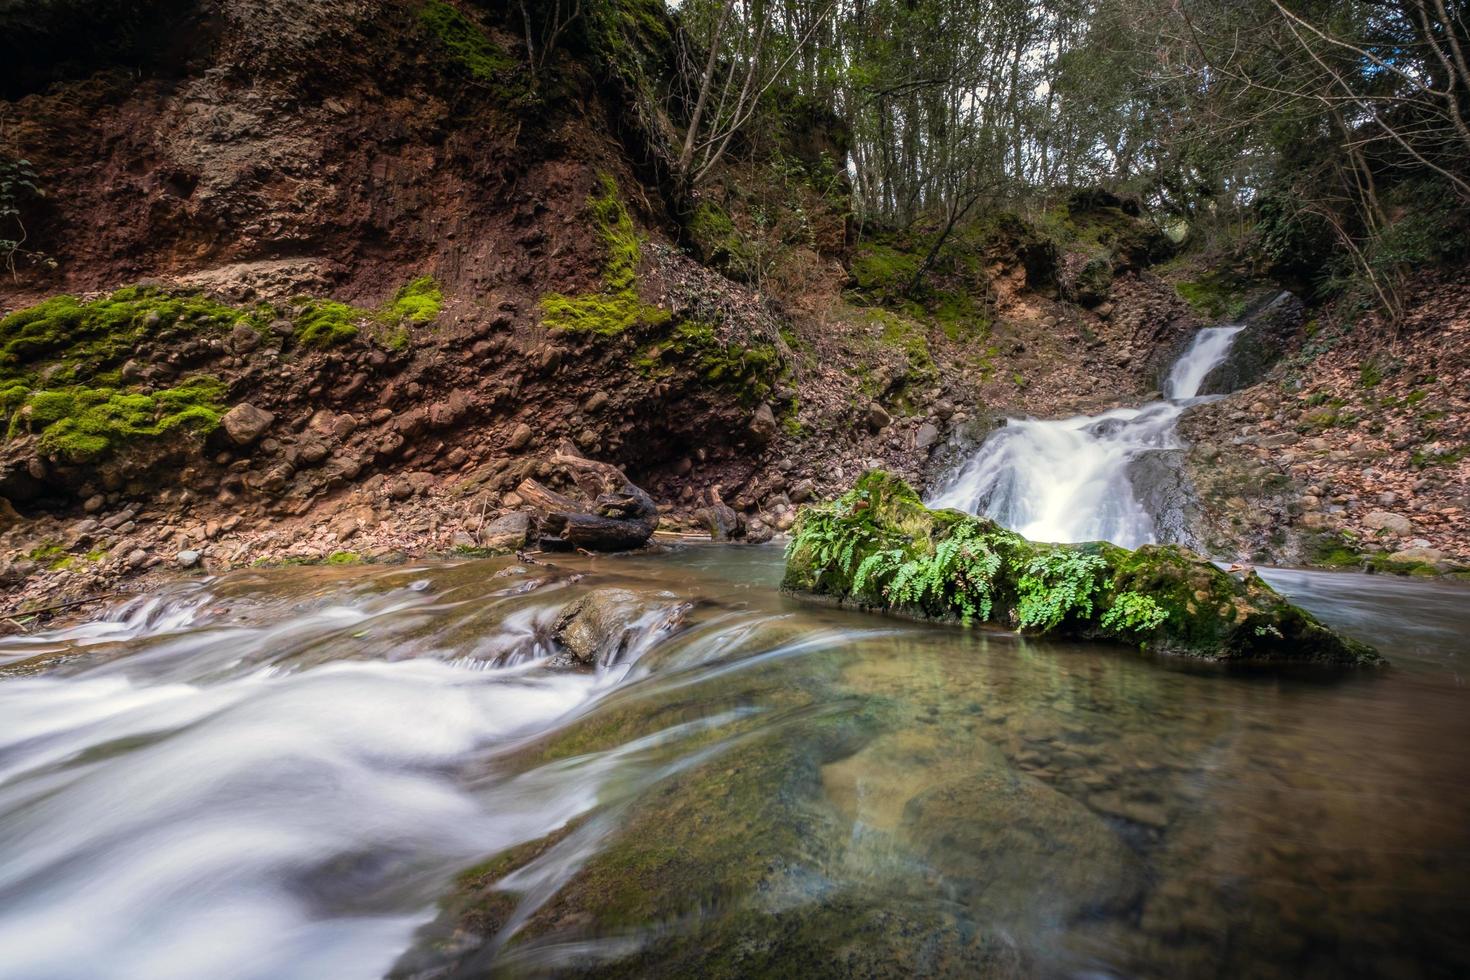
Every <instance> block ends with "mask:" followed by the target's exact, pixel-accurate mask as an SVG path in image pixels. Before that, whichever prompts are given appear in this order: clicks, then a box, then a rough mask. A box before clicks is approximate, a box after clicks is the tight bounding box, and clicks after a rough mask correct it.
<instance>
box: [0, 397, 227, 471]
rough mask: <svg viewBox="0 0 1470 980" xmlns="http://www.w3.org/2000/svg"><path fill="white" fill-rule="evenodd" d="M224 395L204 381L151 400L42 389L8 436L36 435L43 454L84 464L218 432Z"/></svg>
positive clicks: (21, 411)
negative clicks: (135, 445)
mask: <svg viewBox="0 0 1470 980" xmlns="http://www.w3.org/2000/svg"><path fill="white" fill-rule="evenodd" d="M225 394H226V392H225V386H224V384H223V382H221V381H219V380H218V379H216V378H211V377H202V376H201V377H196V378H190V379H189V380H187V381H185V382H184V383H182V384H180V385H179V386H177V387H174V388H165V389H162V390H159V391H154V392H152V393H146V394H145V393H143V392H140V391H129V390H121V389H116V388H88V387H85V386H81V385H73V386H69V387H65V388H51V389H42V390H39V391H33V392H31V393H29V394H28V395H27V396H26V397H25V399H24V400H23V401H22V402H21V404H20V406H19V408H18V409H17V410H16V411H14V412H13V413H12V414H11V417H10V425H9V433H10V435H12V436H13V435H15V434H17V433H18V432H32V433H36V434H37V435H39V440H38V441H39V445H40V448H41V449H42V450H43V451H45V452H48V453H56V454H59V455H62V456H65V457H66V458H67V459H69V460H71V461H73V462H84V461H88V460H94V459H98V458H100V457H103V456H106V455H107V454H109V453H111V452H113V451H115V450H117V449H118V448H120V447H121V446H123V445H125V444H127V443H130V442H134V441H136V440H140V439H157V438H159V437H161V436H166V435H170V434H176V433H179V432H192V433H197V434H200V435H204V434H208V433H210V432H213V431H214V430H215V429H216V428H218V426H219V423H220V417H221V415H223V414H224V411H225V406H224V399H225Z"/></svg>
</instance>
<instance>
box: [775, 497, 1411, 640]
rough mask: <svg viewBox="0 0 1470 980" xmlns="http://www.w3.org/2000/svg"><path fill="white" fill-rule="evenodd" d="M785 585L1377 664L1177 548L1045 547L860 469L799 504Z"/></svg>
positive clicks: (1043, 625) (1086, 630)
mask: <svg viewBox="0 0 1470 980" xmlns="http://www.w3.org/2000/svg"><path fill="white" fill-rule="evenodd" d="M782 587H783V588H784V589H785V590H787V591H788V592H791V593H794V594H797V595H801V596H817V597H824V598H826V599H828V600H829V601H836V602H838V603H840V604H842V605H851V606H855V607H857V608H861V609H871V610H880V611H889V612H895V613H899V614H903V615H909V616H914V617H917V618H922V619H932V620H960V621H962V622H967V623H968V622H973V621H976V620H978V621H980V622H985V623H991V624H994V625H999V626H1006V627H1009V628H1013V629H1019V630H1021V631H1023V632H1029V633H1051V634H1055V635H1060V636H1068V637H1075V638H1079V639H1089V640H1112V641H1117V642H1121V643H1128V644H1131V645H1135V646H1137V647H1139V648H1140V649H1143V650H1145V651H1149V652H1155V653H1167V654H1179V655H1184V656H1189V657H1194V658H1198V659H1203V660H1216V661H1229V662H1241V663H1249V662H1269V663H1307V662H1310V663H1327V664H1377V663H1381V662H1382V658H1380V657H1379V655H1378V654H1377V653H1376V652H1375V651H1374V650H1373V649H1372V648H1371V647H1368V646H1366V645H1364V644H1362V643H1359V642H1357V641H1356V640H1353V639H1350V638H1348V637H1345V636H1342V635H1340V634H1338V633H1336V632H1334V631H1333V630H1331V629H1329V628H1328V627H1326V626H1324V625H1323V624H1322V623H1320V622H1318V621H1317V620H1316V619H1315V618H1314V617H1313V616H1312V615H1311V614H1310V613H1308V612H1306V611H1305V610H1303V609H1300V608H1298V607H1297V606H1294V605H1292V604H1291V603H1289V602H1287V601H1286V600H1285V599H1283V598H1282V597H1281V596H1280V595H1278V594H1277V593H1276V592H1275V591H1274V590H1273V589H1272V588H1271V587H1270V586H1268V585H1267V584H1266V583H1265V582H1263V581H1262V580H1261V578H1260V577H1259V576H1258V575H1256V574H1255V573H1254V572H1247V573H1246V574H1245V575H1244V576H1236V575H1231V574H1228V573H1226V572H1224V571H1221V570H1220V569H1219V568H1217V567H1216V566H1215V565H1214V564H1212V563H1211V562H1210V561H1209V560H1208V559H1206V558H1204V557H1202V556H1200V555H1197V554H1195V553H1193V552H1191V551H1187V550H1185V549H1184V548H1180V547H1178V546H1175V545H1146V546H1144V547H1142V548H1139V549H1138V550H1136V551H1129V550H1127V549H1126V548H1119V547H1116V546H1114V545H1111V544H1107V543H1104V542H1091V543H1087V544H1063V545H1054V544H1043V543H1038V542H1034V541H1028V540H1026V539H1025V538H1023V537H1021V536H1020V535H1019V534H1015V533H1014V532H1011V531H1008V530H1006V529H1005V528H1002V527H1001V526H1000V525H998V524H996V523H995V522H994V521H990V520H987V519H985V518H981V517H973V516H971V515H969V514H964V513H961V512H959V511H955V510H930V509H929V508H927V507H925V506H924V504H923V503H922V502H921V501H920V500H919V497H918V495H917V494H916V493H915V492H914V491H913V489H912V488H910V487H909V486H908V485H907V484H906V483H904V482H903V481H902V480H900V479H898V478H897V477H894V476H891V475H889V474H887V473H884V472H882V471H880V470H873V471H870V472H868V473H865V474H864V475H863V476H862V477H861V478H860V479H859V480H858V482H857V485H856V486H855V487H854V488H853V489H852V490H851V491H849V492H848V493H847V494H845V495H843V496H842V497H841V498H839V499H838V500H836V501H833V502H832V503H829V504H822V505H818V506H813V507H806V508H803V510H802V512H801V514H800V515H799V517H798V519H797V523H796V525H795V528H794V536H793V538H792V541H791V544H790V545H789V546H788V548H787V559H786V575H785V579H784V581H783V583H782Z"/></svg>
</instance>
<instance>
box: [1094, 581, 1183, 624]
mask: <svg viewBox="0 0 1470 980" xmlns="http://www.w3.org/2000/svg"><path fill="white" fill-rule="evenodd" d="M1168 618H1169V610H1167V609H1165V608H1164V607H1162V606H1160V605H1159V604H1158V603H1157V602H1156V601H1154V598H1153V596H1148V595H1144V594H1143V593H1142V592H1134V591H1132V590H1130V591H1128V592H1120V593H1118V594H1117V595H1116V596H1114V597H1113V604H1112V605H1111V606H1109V607H1108V610H1107V612H1105V613H1103V614H1102V619H1100V620H1099V621H1098V623H1099V625H1101V626H1102V628H1103V629H1105V630H1113V631H1114V632H1118V633H1125V632H1130V633H1149V632H1152V631H1154V630H1156V629H1158V628H1159V627H1160V626H1162V625H1163V624H1164V620H1166V619H1168Z"/></svg>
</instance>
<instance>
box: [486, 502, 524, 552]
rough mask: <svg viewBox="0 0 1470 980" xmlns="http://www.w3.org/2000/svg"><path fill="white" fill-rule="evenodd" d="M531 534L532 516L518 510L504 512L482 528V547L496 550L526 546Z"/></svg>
mask: <svg viewBox="0 0 1470 980" xmlns="http://www.w3.org/2000/svg"><path fill="white" fill-rule="evenodd" d="M530 534H531V518H530V517H529V516H528V515H526V514H522V513H520V512H518V511H511V512H510V513H509V514H502V515H501V516H499V517H497V518H495V519H494V520H493V521H489V522H487V523H486V524H485V526H484V527H482V528H480V533H479V542H480V547H482V548H490V549H493V550H495V551H515V550H516V549H518V548H524V547H525V546H526V541H527V539H528V538H529V537H530Z"/></svg>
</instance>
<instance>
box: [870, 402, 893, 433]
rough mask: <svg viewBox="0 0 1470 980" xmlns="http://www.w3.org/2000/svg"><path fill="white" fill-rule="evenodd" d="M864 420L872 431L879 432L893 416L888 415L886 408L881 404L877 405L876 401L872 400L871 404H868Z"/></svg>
mask: <svg viewBox="0 0 1470 980" xmlns="http://www.w3.org/2000/svg"><path fill="white" fill-rule="evenodd" d="M865 421H866V422H867V424H868V428H869V429H871V430H872V431H873V432H881V431H882V430H883V429H884V428H885V427H886V426H887V425H888V424H889V423H891V422H892V421H893V416H891V415H889V414H888V410H887V409H886V408H884V407H883V406H882V405H879V404H878V403H877V402H873V403H872V404H871V405H869V406H868V411H867V415H866V418H865Z"/></svg>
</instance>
